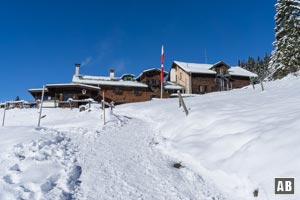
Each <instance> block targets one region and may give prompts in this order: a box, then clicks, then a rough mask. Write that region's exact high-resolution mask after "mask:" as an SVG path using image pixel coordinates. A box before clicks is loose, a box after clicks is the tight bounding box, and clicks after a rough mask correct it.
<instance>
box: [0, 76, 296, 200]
mask: <svg viewBox="0 0 300 200" xmlns="http://www.w3.org/2000/svg"><path fill="white" fill-rule="evenodd" d="M265 88H266V90H265V91H264V92H262V91H261V90H260V88H259V86H256V90H253V89H252V87H248V88H244V89H239V90H233V91H229V92H222V93H218V92H217V93H210V94H206V95H201V96H196V97H187V98H185V99H184V100H185V103H186V105H187V107H188V108H189V109H190V110H189V111H190V114H189V116H188V117H186V116H185V113H184V112H183V110H182V108H179V107H178V99H175V98H174V99H163V100H153V101H150V102H144V103H134V104H126V105H122V106H116V108H115V110H114V114H113V115H111V114H109V113H110V112H109V110H107V112H106V113H107V114H108V116H107V121H108V123H107V124H106V125H105V126H103V122H102V111H101V110H100V109H99V106H98V105H95V106H94V107H93V108H92V111H91V112H79V111H78V109H73V110H70V109H44V112H43V114H45V115H46V117H45V118H43V119H42V122H41V124H42V127H43V128H40V129H36V124H37V117H38V110H37V109H12V110H8V111H7V112H6V121H5V127H2V128H0V159H1V161H0V169H1V171H0V199H72V198H74V199H201V200H202V199H215V200H217V199H233V200H240V199H261V200H262V199H270V200H271V199H272V200H273V199H280V200H282V199H286V200H293V199H299V198H300V191H299V189H298V188H299V186H298V181H299V180H298V179H299V177H300V171H299V169H300V159H298V157H297V156H298V155H300V146H299V145H298V144H299V143H300V135H299V133H298V132H299V130H300V119H299V115H300V106H299V99H300V94H299V92H298V91H299V90H300V78H299V77H292V76H290V77H287V78H285V79H283V80H279V81H275V82H269V83H267V84H266V85H265ZM2 112H3V110H1V112H0V116H2V115H1V114H2ZM175 162H181V164H182V165H183V166H184V168H181V169H176V168H174V167H173V164H174V163H175ZM275 177H295V183H296V187H295V192H296V194H295V195H274V178H275ZM256 189H258V190H259V194H258V197H257V198H254V197H253V191H254V190H256Z"/></svg>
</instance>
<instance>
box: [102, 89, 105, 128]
mask: <svg viewBox="0 0 300 200" xmlns="http://www.w3.org/2000/svg"><path fill="white" fill-rule="evenodd" d="M102 94H103V95H102V96H103V100H102V108H103V125H105V96H104V92H103V93H102Z"/></svg>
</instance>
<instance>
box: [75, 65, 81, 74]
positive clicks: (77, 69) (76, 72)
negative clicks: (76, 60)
mask: <svg viewBox="0 0 300 200" xmlns="http://www.w3.org/2000/svg"><path fill="white" fill-rule="evenodd" d="M79 68H80V64H75V76H79Z"/></svg>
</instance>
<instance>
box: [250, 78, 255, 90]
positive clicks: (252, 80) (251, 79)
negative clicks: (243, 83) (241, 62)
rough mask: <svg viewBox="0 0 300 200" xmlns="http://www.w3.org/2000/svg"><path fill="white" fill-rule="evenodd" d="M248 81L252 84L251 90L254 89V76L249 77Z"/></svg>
mask: <svg viewBox="0 0 300 200" xmlns="http://www.w3.org/2000/svg"><path fill="white" fill-rule="evenodd" d="M250 83H251V85H252V87H253V90H255V86H254V78H253V77H252V78H250Z"/></svg>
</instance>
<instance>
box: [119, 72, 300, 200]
mask: <svg viewBox="0 0 300 200" xmlns="http://www.w3.org/2000/svg"><path fill="white" fill-rule="evenodd" d="M265 88H266V90H265V91H264V92H262V91H261V89H260V87H259V85H257V86H256V90H253V89H252V87H248V88H244V89H239V90H234V91H230V92H223V93H210V94H207V95H203V96H198V97H192V98H185V102H186V105H187V107H188V108H189V109H190V114H189V116H188V117H186V116H185V114H184V112H183V111H182V109H179V108H178V100H177V99H173V100H170V99H168V100H156V101H151V102H148V103H141V104H131V105H124V106H122V107H121V108H119V109H118V110H119V112H120V113H123V112H126V113H130V114H131V115H130V116H132V117H137V118H142V119H144V120H147V121H149V122H150V123H152V124H153V126H155V127H156V128H157V130H159V132H160V133H161V137H162V138H163V139H161V141H163V143H164V144H162V145H161V146H162V149H163V150H164V151H165V152H166V153H167V154H168V155H171V156H173V157H175V158H177V159H179V160H181V161H182V162H183V164H184V165H187V166H189V167H190V168H192V169H193V170H195V171H196V172H198V173H199V174H202V175H204V176H205V177H206V178H209V179H211V180H213V182H214V183H215V184H216V185H217V186H218V188H219V189H221V190H222V191H223V192H224V193H225V194H227V196H228V197H229V198H230V199H251V198H253V191H254V190H256V189H258V190H259V195H258V198H257V199H280V200H282V199H289V200H291V199H299V198H300V190H299V189H297V188H298V187H299V185H298V182H299V178H300V171H299V169H300V159H299V158H298V156H299V155H300V145H299V143H300V135H299V131H300V117H299V116H300V106H299V99H300V93H299V91H300V78H299V77H293V76H289V77H287V78H285V79H282V80H278V81H274V82H269V83H267V84H266V85H265ZM275 177H295V179H296V180H295V181H296V186H295V187H296V191H295V192H296V194H295V195H274V178H275Z"/></svg>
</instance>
